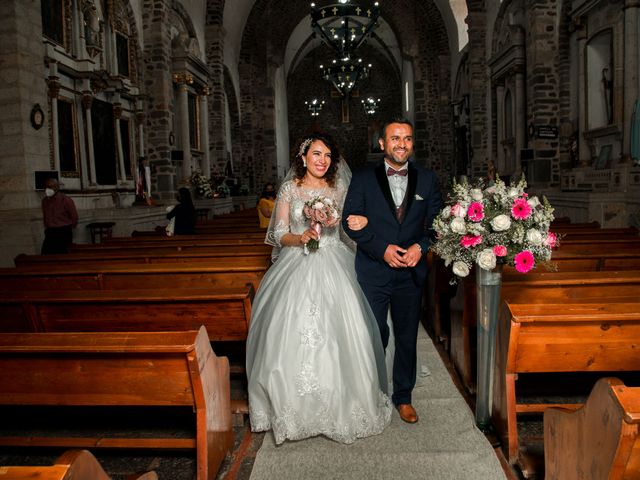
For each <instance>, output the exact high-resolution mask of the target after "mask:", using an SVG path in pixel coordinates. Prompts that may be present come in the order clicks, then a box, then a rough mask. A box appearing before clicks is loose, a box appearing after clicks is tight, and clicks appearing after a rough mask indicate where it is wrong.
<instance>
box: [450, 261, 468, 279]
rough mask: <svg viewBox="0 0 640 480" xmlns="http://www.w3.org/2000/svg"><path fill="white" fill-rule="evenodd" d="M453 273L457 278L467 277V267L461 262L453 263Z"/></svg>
mask: <svg viewBox="0 0 640 480" xmlns="http://www.w3.org/2000/svg"><path fill="white" fill-rule="evenodd" d="M453 273H455V274H456V275H457V276H458V277H466V276H467V275H469V265H467V264H466V263H464V262H461V261H457V262H453Z"/></svg>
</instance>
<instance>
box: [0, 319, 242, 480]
mask: <svg viewBox="0 0 640 480" xmlns="http://www.w3.org/2000/svg"><path fill="white" fill-rule="evenodd" d="M0 405H30V406H45V405H70V406H103V407H104V406H191V408H192V409H193V411H194V412H195V416H196V422H195V423H196V437H195V439H189V438H171V437H168V438H164V437H163V438H129V437H126V438H123V437H112V436H109V437H103V436H101V437H100V438H87V437H69V436H65V437H54V436H49V435H47V436H43V437H33V436H30V437H28V438H25V437H20V436H14V437H0V445H20V446H27V445H40V446H59V445H65V446H79V445H83V446H85V445H91V446H92V447H93V448H98V447H100V448H110V447H120V448H122V447H127V448H194V447H195V448H196V457H197V464H198V467H197V468H198V479H199V480H205V479H210V478H213V477H214V475H215V472H216V471H217V470H218V468H219V466H220V464H221V462H222V460H223V459H224V457H225V455H226V453H227V452H228V451H229V449H230V447H231V445H232V443H233V431H232V428H231V406H230V387H229V362H228V360H227V358H226V357H222V358H218V357H216V355H215V354H214V353H213V351H212V350H211V344H210V343H209V338H208V337H207V332H206V330H205V329H204V327H202V328H200V329H199V330H198V331H191V332H153V333H130V332H129V333H120V332H108V333H104V332H103V333H37V334H30V333H26V334H17V333H16V334H11V333H5V334H0ZM65 433H66V432H65ZM66 435H68V434H66Z"/></svg>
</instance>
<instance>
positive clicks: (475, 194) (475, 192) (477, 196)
mask: <svg viewBox="0 0 640 480" xmlns="http://www.w3.org/2000/svg"><path fill="white" fill-rule="evenodd" d="M470 193H471V198H473V199H474V200H475V201H476V202H479V201H480V200H482V197H483V195H482V190H480V189H479V188H472V189H471V192H470Z"/></svg>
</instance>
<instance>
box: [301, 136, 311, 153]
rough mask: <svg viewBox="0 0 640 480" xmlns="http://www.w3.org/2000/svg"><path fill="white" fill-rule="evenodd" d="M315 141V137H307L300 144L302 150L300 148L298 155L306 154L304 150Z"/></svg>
mask: <svg viewBox="0 0 640 480" xmlns="http://www.w3.org/2000/svg"><path fill="white" fill-rule="evenodd" d="M312 142H313V138H311V137H309V138H305V139H304V140H303V141H302V143H301V144H300V150H298V157H301V156H302V155H304V151H305V150H306V149H307V148H309V145H311V143H312Z"/></svg>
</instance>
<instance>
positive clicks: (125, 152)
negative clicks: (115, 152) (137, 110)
mask: <svg viewBox="0 0 640 480" xmlns="http://www.w3.org/2000/svg"><path fill="white" fill-rule="evenodd" d="M120 141H121V142H122V156H123V157H124V158H123V163H124V173H125V174H126V176H127V177H131V130H129V119H128V118H121V119H120Z"/></svg>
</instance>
